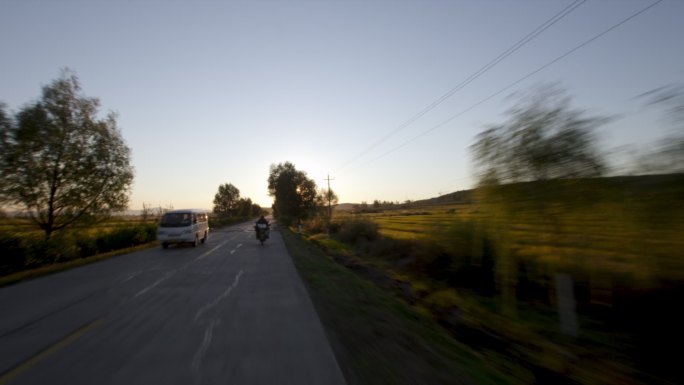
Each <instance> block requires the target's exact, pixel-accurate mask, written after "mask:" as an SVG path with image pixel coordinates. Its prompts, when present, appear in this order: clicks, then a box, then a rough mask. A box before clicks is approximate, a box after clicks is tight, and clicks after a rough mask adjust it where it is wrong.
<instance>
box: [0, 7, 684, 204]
mask: <svg viewBox="0 0 684 385" xmlns="http://www.w3.org/2000/svg"><path fill="white" fill-rule="evenodd" d="M573 3H574V2H573V1H571V0H563V1H561V0H535V1H525V0H516V1H514V0H500V1H494V0H491V1H488V0H469V1H466V0H451V1H447V0H444V1H428V0H416V1H408V0H406V1H372V0H367V1H341V0H340V1H286V0H281V1H218V0H216V1H189V0H187V1H162V0H158V1H154V0H140V1H132V0H130V1H127V0H121V1H113V0H112V1H98V0H82V1H66V0H53V1H47V0H45V1H34V0H0V37H1V40H0V41H2V44H1V45H0V57H1V59H0V101H3V102H5V103H7V104H8V106H9V107H10V109H11V110H13V111H16V110H17V109H19V108H20V107H21V106H22V105H23V104H25V103H27V102H30V101H33V100H35V99H37V98H38V97H39V96H40V90H41V87H42V86H44V85H46V84H48V83H50V82H51V81H52V80H54V79H55V78H57V77H59V75H60V69H61V68H63V67H69V68H70V69H72V70H73V71H75V72H76V73H77V75H78V76H79V78H80V80H81V84H82V87H83V91H84V93H85V94H86V95H87V96H92V97H98V98H99V99H100V101H101V103H102V107H103V111H104V112H106V111H109V110H112V111H115V112H117V113H118V114H119V120H118V122H119V126H120V128H121V132H122V135H123V137H124V138H125V140H126V142H127V144H128V145H129V147H131V149H132V154H133V164H134V167H135V174H136V177H135V184H134V186H133V189H132V193H131V204H130V208H131V209H140V208H142V204H143V202H144V203H147V204H151V205H153V206H158V205H161V206H169V205H173V206H174V207H175V208H184V207H200V208H207V209H210V208H211V207H212V201H213V196H214V194H215V193H216V192H217V190H218V186H219V185H220V184H223V183H232V184H233V185H235V186H236V187H237V188H238V189H240V192H241V195H242V196H243V197H249V198H251V199H252V200H254V201H255V202H256V203H259V204H261V205H262V206H270V205H271V198H270V197H269V196H268V193H267V182H266V180H267V178H268V172H269V166H270V165H271V164H273V163H280V162H284V161H291V162H293V163H294V164H295V166H296V167H297V169H299V170H302V171H305V172H307V173H308V175H309V177H310V178H312V179H314V180H315V181H316V183H317V184H318V185H319V186H320V187H322V186H324V185H325V183H326V182H325V181H324V178H326V176H327V175H328V174H330V176H331V178H334V180H333V181H332V188H333V190H335V191H336V192H337V193H338V195H339V197H340V201H341V202H361V201H368V202H372V201H373V200H374V199H380V200H392V201H397V200H399V201H404V200H407V199H411V200H416V199H423V198H430V197H434V196H437V195H438V194H440V193H446V192H451V191H456V190H461V189H467V188H471V187H472V186H473V183H474V182H473V178H472V171H471V169H472V167H471V161H470V159H471V157H470V153H469V146H470V145H471V144H472V143H473V140H474V138H475V135H476V134H477V133H479V132H480V131H482V130H483V129H484V127H485V126H487V125H489V124H494V123H498V122H501V121H502V120H504V119H505V116H503V115H502V114H503V113H504V112H505V111H506V110H507V109H508V108H509V107H510V106H511V105H512V102H511V100H510V99H506V96H508V95H510V94H511V93H512V92H514V91H520V90H526V89H529V88H530V87H532V86H533V85H535V84H539V83H541V82H559V83H560V84H561V85H562V86H563V87H565V88H566V89H567V90H568V92H569V95H570V96H572V97H573V106H574V107H577V108H581V109H586V110H588V111H589V112H590V113H592V114H599V115H610V116H615V117H617V118H616V119H615V120H614V121H613V122H612V123H611V124H609V125H607V126H604V127H602V128H601V130H600V131H599V135H600V138H601V145H602V146H603V148H604V149H606V151H607V152H611V153H616V151H617V152H618V153H627V152H629V151H631V150H634V149H637V150H641V149H644V148H647V147H648V146H650V145H651V144H652V143H653V142H655V141H656V140H658V139H661V138H662V137H663V136H664V135H665V134H666V133H667V127H666V125H665V124H664V123H663V122H662V121H661V120H659V114H658V113H657V111H656V110H653V109H647V108H645V107H644V104H645V103H644V100H643V99H640V98H637V96H638V95H639V94H642V93H644V92H646V91H649V90H652V89H654V88H656V87H660V86H664V85H668V84H675V83H681V82H682V79H684V1H680V0H664V1H662V2H661V3H659V4H657V5H656V6H654V7H653V8H651V9H649V10H648V11H646V12H644V13H642V14H640V15H638V16H637V17H635V18H633V19H632V20H630V21H628V22H626V23H624V24H623V25H621V26H619V27H617V28H615V29H614V30H612V31H611V32H609V33H607V34H605V35H603V36H601V37H600V38H598V39H596V40H594V41H592V42H591V43H589V44H588V45H586V46H584V47H582V48H580V49H578V50H577V51H575V52H573V53H572V54H570V55H568V56H566V57H564V58H563V59H561V60H559V61H557V62H555V63H554V64H552V65H550V66H548V67H547V68H545V69H543V70H541V71H539V72H538V73H536V74H534V75H532V76H530V77H529V78H527V79H525V80H523V81H521V82H519V83H518V84H516V85H514V86H513V87H510V88H508V89H507V90H505V91H504V92H502V93H500V94H499V95H497V96H495V97H493V98H491V99H489V100H487V101H485V102H483V103H481V104H479V105H477V106H476V107H474V108H472V109H469V108H470V107H471V106H474V105H475V104H477V103H479V102H481V101H483V100H484V99H486V98H487V97H489V96H490V95H492V94H494V93H497V92H499V91H501V90H503V89H504V88H505V87H507V86H509V85H510V84H512V83H514V82H516V81H518V80H519V79H521V78H523V77H525V76H526V75H528V74H530V73H531V72H533V71H535V70H536V69H538V68H540V67H542V66H544V65H545V64H547V63H549V62H551V61H553V60H554V59H556V58H558V57H559V56H561V55H563V54H565V53H566V52H569V51H570V50H572V49H573V48H575V47H577V46H579V45H580V44H582V43H583V42H585V41H587V40H589V39H591V38H593V37H595V36H596V35H598V34H600V33H602V32H603V31H605V30H607V29H608V28H610V27H612V26H614V25H615V24H617V23H619V22H620V21H622V20H624V19H626V18H628V17H629V16H631V15H633V14H635V13H636V12H638V11H639V10H641V9H643V8H644V7H646V6H648V5H649V4H651V3H654V1H652V0H615V1H610V0H594V1H587V2H585V3H583V4H581V5H580V6H579V7H577V8H576V9H574V11H572V12H571V13H569V14H568V15H567V16H565V17H564V18H562V19H561V20H559V21H558V22H557V23H555V24H554V25H552V26H551V27H550V28H548V29H547V30H545V31H544V32H543V33H541V34H540V35H539V36H537V37H536V38H535V39H533V40H532V41H530V42H529V43H528V44H526V45H524V46H523V47H522V48H521V49H519V50H517V51H515V52H514V53H513V54H511V55H510V56H509V57H507V58H506V59H505V60H503V61H501V62H500V63H498V64H497V65H496V66H494V67H492V68H491V69H490V70H489V71H487V72H486V73H484V74H482V76H480V77H478V78H476V79H475V80H474V81H473V82H472V83H470V84H468V85H467V86H466V87H464V88H462V89H461V90H459V91H458V92H456V93H454V94H453V95H452V96H451V97H449V98H448V99H446V100H445V101H444V102H443V103H441V104H439V105H438V106H437V107H436V108H434V109H432V110H431V111H430V112H429V113H427V114H425V115H424V116H422V117H421V118H420V119H417V120H416V121H415V122H413V123H411V124H409V125H407V126H406V127H404V128H402V129H399V128H400V127H402V124H403V123H405V122H406V121H407V120H409V119H410V118H411V117H413V116H414V115H416V114H417V113H418V112H420V111H421V110H423V109H424V108H425V107H427V106H429V105H430V104H431V103H433V102H435V101H436V100H438V99H439V98H440V97H441V96H442V95H444V94H445V93H446V92H448V91H449V90H451V89H453V88H454V87H455V86H457V85H458V84H459V83H461V82H462V81H464V80H466V79H467V78H468V77H469V76H470V75H472V74H474V73H476V72H477V71H478V70H479V69H481V68H482V67H483V66H485V65H486V64H487V63H489V62H490V61H491V60H492V59H494V58H496V57H497V56H498V55H500V54H501V53H503V52H505V51H506V50H507V49H508V48H509V47H511V46H512V45H513V44H515V43H516V42H518V41H519V40H520V39H522V38H523V37H525V36H526V35H528V34H529V33H530V32H532V31H533V30H535V29H536V28H537V27H539V26H540V25H542V24H543V23H544V22H545V21H547V20H549V19H550V18H551V17H553V16H554V15H556V14H558V13H559V12H561V11H562V10H563V9H565V8H566V7H568V6H571V5H572V4H573ZM467 109H469V110H467ZM466 110H467V111H466ZM464 111H465V112H464ZM457 114H459V115H458V116H457V117H456V118H454V119H453V120H451V121H449V122H448V123H447V124H444V125H442V126H440V127H437V128H435V127H436V126H437V125H439V124H440V123H441V122H443V121H445V120H446V119H448V118H450V117H452V116H454V115H457ZM428 130H431V131H429V132H428V133H427V134H425V135H423V136H420V137H419V138H418V139H415V140H412V139H413V138H415V137H417V136H418V135H421V134H422V133H425V132H427V131H428ZM391 133H394V134H393V135H390V134H391ZM374 144H377V145H375V146H374V147H371V145H374ZM400 146H401V147H400ZM398 147H399V148H398ZM397 148H398V149H397ZM615 159H618V158H615ZM614 165H615V166H616V167H618V168H619V167H621V166H624V165H621V164H619V162H618V163H615V164H614Z"/></svg>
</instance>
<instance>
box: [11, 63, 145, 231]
mask: <svg viewBox="0 0 684 385" xmlns="http://www.w3.org/2000/svg"><path fill="white" fill-rule="evenodd" d="M99 107H100V102H99V100H98V99H97V98H90V97H86V96H84V95H83V94H82V91H81V85H80V82H79V80H78V77H77V76H76V75H75V74H73V73H72V72H70V71H68V70H64V71H63V73H62V76H61V77H60V78H58V79H56V80H54V81H53V82H52V83H50V84H49V85H47V86H45V87H43V92H42V96H41V98H40V99H39V100H38V101H36V102H33V103H31V104H28V105H26V106H25V107H23V108H22V109H21V110H20V111H19V112H18V113H17V114H16V115H15V117H14V119H11V118H10V115H9V114H8V113H7V112H5V111H4V110H5V107H0V179H2V187H0V199H1V200H2V202H3V203H5V204H9V205H11V206H18V207H22V208H24V209H25V210H26V212H27V213H28V215H29V216H30V218H31V219H32V220H33V221H34V222H35V223H36V224H37V225H38V226H39V227H40V228H41V229H42V230H43V231H44V232H45V239H46V240H49V239H50V237H51V235H52V234H53V232H54V231H56V230H60V229H63V228H65V227H67V226H70V225H72V224H74V223H77V222H80V221H84V220H86V219H92V218H96V217H101V216H106V215H108V214H110V213H111V212H112V211H117V210H123V209H125V208H126V207H127V205H128V194H129V190H130V186H131V184H132V182H133V168H132V166H131V164H130V149H129V148H128V147H127V146H126V144H125V142H124V140H123V138H122V136H121V133H120V131H119V129H118V128H117V122H116V115H115V114H114V113H111V112H110V113H109V114H107V116H106V117H105V118H104V119H98V108H99Z"/></svg>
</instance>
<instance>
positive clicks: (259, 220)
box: [254, 215, 271, 239]
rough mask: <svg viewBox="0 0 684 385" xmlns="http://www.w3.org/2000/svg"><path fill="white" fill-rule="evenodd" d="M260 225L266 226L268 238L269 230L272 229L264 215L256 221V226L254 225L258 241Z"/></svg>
mask: <svg viewBox="0 0 684 385" xmlns="http://www.w3.org/2000/svg"><path fill="white" fill-rule="evenodd" d="M259 225H266V231H267V233H266V234H267V237H268V229H269V228H270V227H271V224H270V223H268V220H267V219H266V218H265V217H264V216H263V215H262V216H261V217H259V219H258V220H257V221H256V224H255V225H254V231H255V232H256V238H257V239H259Z"/></svg>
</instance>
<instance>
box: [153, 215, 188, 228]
mask: <svg viewBox="0 0 684 385" xmlns="http://www.w3.org/2000/svg"><path fill="white" fill-rule="evenodd" d="M191 224H192V214H190V213H167V214H164V215H163V216H162V218H161V222H160V223H159V226H161V227H184V226H190V225H191Z"/></svg>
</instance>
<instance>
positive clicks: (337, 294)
mask: <svg viewBox="0 0 684 385" xmlns="http://www.w3.org/2000/svg"><path fill="white" fill-rule="evenodd" d="M283 238H284V240H285V244H286V246H287V248H288V251H289V253H290V255H291V256H292V257H293V260H294V262H295V265H296V266H297V269H298V271H299V273H300V275H301V277H302V278H303V280H304V282H305V284H306V286H307V288H308V291H309V294H310V296H311V298H312V300H313V301H314V304H315V306H316V310H317V312H318V314H319V317H320V318H321V321H322V322H323V324H324V327H325V329H326V331H327V335H328V338H329V340H330V341H331V344H332V346H333V350H334V351H335V354H336V356H337V359H338V362H339V363H340V366H341V368H342V370H343V372H344V374H345V377H346V379H347V382H348V383H349V384H350V385H356V384H507V383H516V382H517V381H516V380H515V379H514V378H511V377H510V376H505V375H503V374H502V373H500V372H498V371H497V370H496V369H494V365H493V364H492V363H491V362H488V361H487V360H485V359H483V358H482V357H480V356H479V355H478V354H477V353H475V352H473V351H472V350H470V349H469V348H468V347H466V346H465V345H462V344H460V343H459V342H457V341H456V340H454V339H453V338H452V337H451V336H450V335H449V334H448V333H446V332H445V331H444V330H443V329H441V327H439V326H438V325H437V324H436V323H435V322H434V321H433V320H432V319H430V317H429V316H426V315H425V312H423V311H421V310H420V309H416V308H413V307H411V306H409V305H408V304H406V303H404V302H403V301H401V300H399V299H397V298H395V297H394V296H392V295H390V294H388V293H386V292H384V291H383V290H381V289H380V288H378V287H377V286H375V285H374V284H372V283H370V282H368V281H366V280H364V279H362V278H360V277H359V276H357V275H356V274H354V273H353V272H352V271H350V270H348V269H346V268H344V267H342V266H341V265H339V264H338V263H336V262H335V261H333V260H332V259H331V258H329V257H327V256H326V255H325V254H324V253H323V252H322V251H321V250H320V249H319V248H318V247H316V246H314V245H313V244H311V243H309V242H307V241H305V240H304V239H302V238H301V237H300V236H299V235H297V234H294V233H292V232H290V231H289V230H287V229H283Z"/></svg>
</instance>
